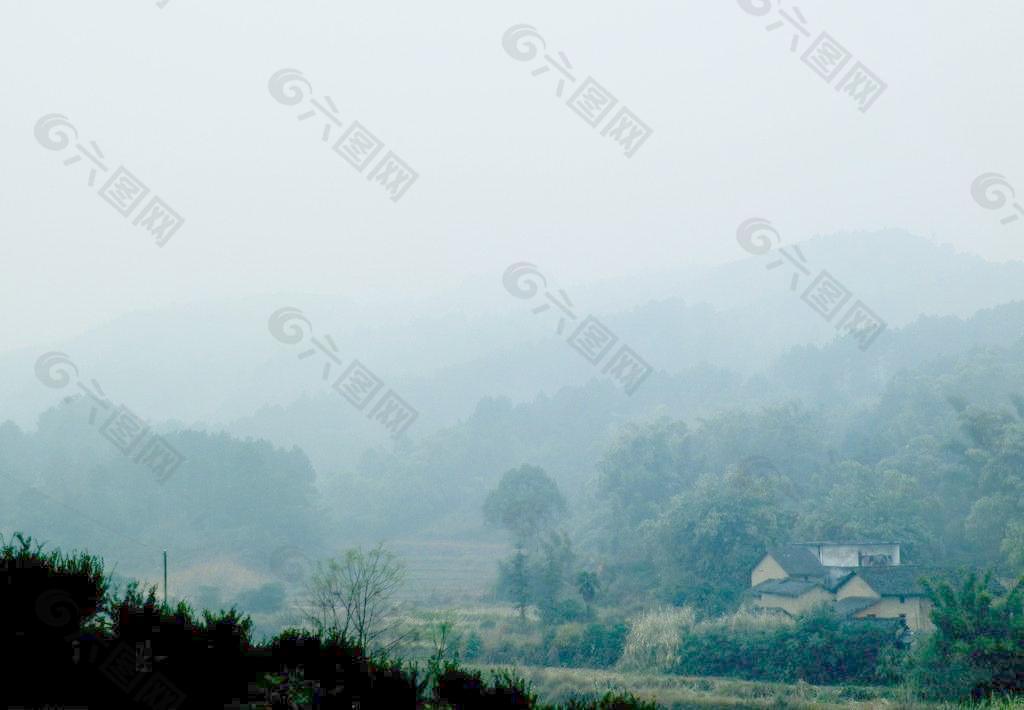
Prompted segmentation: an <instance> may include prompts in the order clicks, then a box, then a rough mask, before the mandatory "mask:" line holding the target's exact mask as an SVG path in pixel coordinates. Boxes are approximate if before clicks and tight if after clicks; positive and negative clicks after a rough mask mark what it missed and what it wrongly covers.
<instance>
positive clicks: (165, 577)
mask: <svg viewBox="0 0 1024 710" xmlns="http://www.w3.org/2000/svg"><path fill="white" fill-rule="evenodd" d="M166 606H167V550H164V607H166Z"/></svg>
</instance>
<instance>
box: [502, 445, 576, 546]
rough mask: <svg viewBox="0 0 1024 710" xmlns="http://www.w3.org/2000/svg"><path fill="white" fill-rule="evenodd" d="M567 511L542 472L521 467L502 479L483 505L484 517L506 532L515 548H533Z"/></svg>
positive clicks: (535, 468)
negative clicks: (542, 534) (542, 535)
mask: <svg viewBox="0 0 1024 710" xmlns="http://www.w3.org/2000/svg"><path fill="white" fill-rule="evenodd" d="M566 509H567V506H566V502H565V498H564V496H562V492H561V491H559V490H558V485H557V484H556V483H555V482H554V481H553V480H552V479H551V477H550V476H548V474H547V473H546V472H545V471H544V469H542V468H540V467H538V466H530V465H527V464H524V465H522V466H520V467H519V468H513V469H510V470H508V471H506V472H505V474H504V475H503V476H502V477H501V481H500V482H499V483H498V487H497V488H496V489H495V490H493V491H491V493H490V494H489V495H488V496H487V500H486V501H485V502H484V518H485V520H486V521H487V522H488V523H490V524H492V525H497V526H500V527H503V528H505V529H506V530H508V531H509V532H510V533H511V534H512V538H513V541H514V543H515V544H516V546H517V547H525V548H533V547H535V546H536V543H537V542H538V541H539V539H540V535H541V533H543V532H544V531H546V530H550V529H551V528H553V527H554V526H555V524H556V523H557V522H558V521H559V519H560V517H561V516H562V515H564V514H565V512H566Z"/></svg>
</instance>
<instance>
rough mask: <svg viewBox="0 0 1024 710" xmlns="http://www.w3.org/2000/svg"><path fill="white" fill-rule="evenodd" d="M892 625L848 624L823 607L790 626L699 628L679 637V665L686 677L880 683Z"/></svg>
mask: <svg viewBox="0 0 1024 710" xmlns="http://www.w3.org/2000/svg"><path fill="white" fill-rule="evenodd" d="M901 631H902V627H901V626H899V625H898V624H896V623H888V622H885V621H880V622H877V623H876V622H867V621H846V620H843V619H840V618H838V617H836V616H835V615H834V614H833V613H832V612H831V611H830V610H829V609H828V608H826V607H821V608H818V609H815V610H813V611H811V612H809V613H807V614H806V615H804V616H802V617H800V618H799V619H798V620H797V623H796V624H792V625H775V626H771V625H765V626H763V627H757V626H749V627H737V626H731V625H730V624H728V623H725V622H714V621H710V622H702V623H700V624H696V625H694V626H693V627H691V628H689V629H687V630H685V631H684V632H683V638H682V642H681V644H680V647H679V661H678V663H677V664H676V666H675V668H674V669H673V670H674V671H675V672H677V673H681V674H684V675H715V676H733V677H739V678H745V679H748V680H768V681H781V682H795V681H800V680H802V681H806V682H808V683H815V684H835V683H850V682H852V683H872V682H878V681H879V680H880V676H879V672H878V670H879V665H880V662H881V660H882V658H883V657H885V658H886V659H887V662H888V663H891V662H892V660H891V658H892V654H893V653H899V652H900V651H899V649H900V640H899V637H900V634H901Z"/></svg>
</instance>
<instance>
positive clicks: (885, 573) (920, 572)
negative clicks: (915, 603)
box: [856, 565, 1004, 597]
mask: <svg viewBox="0 0 1024 710" xmlns="http://www.w3.org/2000/svg"><path fill="white" fill-rule="evenodd" d="M856 574H857V576H858V577H860V578H862V579H863V580H864V581H865V582H867V583H868V586H869V587H871V588H872V589H874V590H875V591H876V592H878V593H879V594H881V595H882V596H886V597H895V596H901V597H915V596H917V597H920V596H924V594H925V591H924V586H923V585H922V584H921V580H922V579H935V578H938V579H940V580H942V581H945V582H950V583H952V584H956V580H957V579H958V578H959V575H958V572H957V570H955V569H952V568H950V567H918V566H916V565H893V566H891V567H859V568H857V571H856ZM989 590H990V591H991V592H993V593H995V594H999V593H1002V591H1004V590H1003V587H1002V585H1001V584H999V583H998V582H996V581H995V580H993V581H992V583H991V584H990V585H989Z"/></svg>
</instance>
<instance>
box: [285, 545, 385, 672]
mask: <svg viewBox="0 0 1024 710" xmlns="http://www.w3.org/2000/svg"><path fill="white" fill-rule="evenodd" d="M404 581H405V568H404V566H403V565H402V563H401V561H400V560H399V559H398V558H397V557H396V556H395V554H394V553H393V552H391V551H390V550H387V549H385V548H384V546H383V545H382V544H381V545H377V547H375V548H373V549H372V550H370V551H369V552H363V551H362V549H359V548H353V549H350V550H347V551H346V552H345V554H344V555H343V556H342V557H341V558H339V559H331V560H327V561H326V562H320V563H318V564H317V565H316V568H315V569H314V570H313V573H312V575H311V576H310V579H309V581H308V582H307V585H306V591H307V597H308V603H307V605H306V608H305V610H304V613H305V617H306V620H307V621H308V622H309V623H310V624H312V625H313V627H314V628H315V629H316V630H317V631H318V632H320V633H321V634H324V635H338V636H341V637H342V638H344V639H346V640H348V641H351V642H353V643H356V644H358V645H359V646H361V647H362V648H363V649H365V650H367V651H371V652H376V651H385V652H387V651H390V650H392V649H393V648H394V647H395V646H396V645H397V644H398V643H399V642H401V640H402V639H403V638H404V634H403V633H402V631H401V625H402V619H401V616H400V614H399V613H398V604H397V602H396V600H395V594H396V592H397V591H398V590H399V588H400V587H401V586H402V583H403V582H404Z"/></svg>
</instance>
